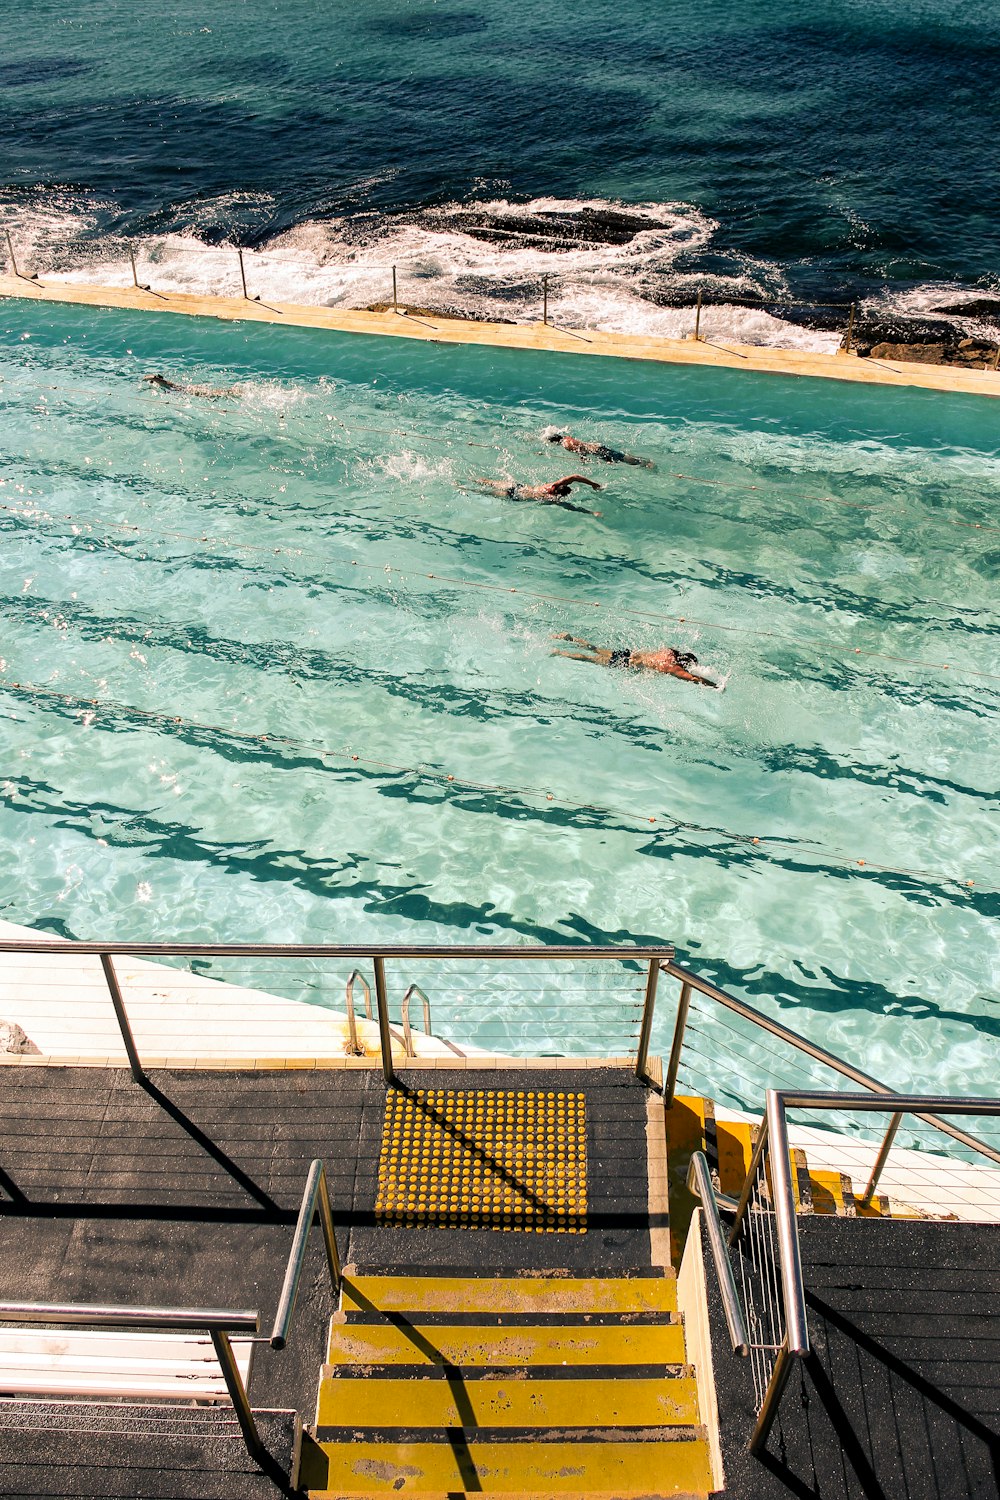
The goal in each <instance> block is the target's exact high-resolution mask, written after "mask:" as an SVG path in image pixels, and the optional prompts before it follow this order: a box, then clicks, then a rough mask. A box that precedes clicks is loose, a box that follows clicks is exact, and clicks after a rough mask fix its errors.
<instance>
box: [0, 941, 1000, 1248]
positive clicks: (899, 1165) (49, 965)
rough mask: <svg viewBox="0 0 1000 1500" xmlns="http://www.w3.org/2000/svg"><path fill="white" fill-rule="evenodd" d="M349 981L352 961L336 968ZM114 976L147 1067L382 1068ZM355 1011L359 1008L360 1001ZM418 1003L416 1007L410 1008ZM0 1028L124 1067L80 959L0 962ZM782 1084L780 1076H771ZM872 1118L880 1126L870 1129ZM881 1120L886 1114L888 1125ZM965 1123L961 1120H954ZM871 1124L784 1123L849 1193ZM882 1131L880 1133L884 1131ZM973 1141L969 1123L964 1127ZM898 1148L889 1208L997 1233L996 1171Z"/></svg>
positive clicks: (272, 1001)
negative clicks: (864, 1127)
mask: <svg viewBox="0 0 1000 1500" xmlns="http://www.w3.org/2000/svg"><path fill="white" fill-rule="evenodd" d="M0 938H3V939H5V940H20V939H23V940H26V941H31V940H36V941H37V940H39V939H42V940H44V941H57V940H56V939H54V938H52V937H51V936H50V935H49V934H46V933H41V932H39V931H37V930H36V929H34V928H30V927H23V926H17V925H15V924H14V923H11V922H0ZM344 969H345V972H344V982H345V983H346V978H347V972H348V965H347V963H346V961H345V965H344ZM115 971H116V974H117V976H118V981H119V985H120V987H121V990H122V995H123V998H124V1001H125V1005H126V1009H127V1011H128V1015H129V1020H130V1022H131V1025H132V1030H133V1034H134V1037H135V1042H136V1047H137V1050H138V1053H139V1056H140V1059H141V1060H142V1062H143V1064H144V1065H145V1066H146V1067H149V1068H157V1067H184V1068H190V1067H197V1068H213V1069H223V1068H252V1069H273V1068H337V1067H342V1068H356V1067H368V1068H371V1067H378V1066H379V1065H380V1062H379V1051H378V1025H377V1023H376V1022H374V1021H367V1020H365V1019H360V1018H359V1020H358V1022H357V1026H358V1035H359V1040H360V1041H361V1042H362V1043H363V1045H364V1047H365V1055H364V1056H362V1057H356V1056H353V1055H351V1054H350V1052H349V1045H350V1035H349V1030H348V1024H347V1016H346V1012H345V1011H343V1010H339V1011H338V1010H328V1009H326V1008H324V1007H322V1006H319V1005H310V1004H306V1003H303V1002H302V1001H298V1000H286V999H283V998H282V997H281V996H278V995H273V994H269V993H267V992H266V991H265V990H260V989H248V988H246V987H244V986H242V985H238V984H229V983H226V982H224V981H222V980H217V979H211V978H208V977H207V976H205V975H202V974H192V973H189V972H188V971H187V970H185V969H174V968H170V967H167V966H165V965H163V964H156V963H151V962H149V961H148V960H145V959H130V958H118V959H116V961H115ZM356 1005H357V1008H358V1010H359V1011H360V1015H361V1016H362V1017H363V1016H364V1007H363V1002H362V1001H361V997H360V995H357V996H356ZM416 1011H419V1007H416V1008H415V1012H416ZM0 1020H3V1021H12V1022H16V1023H17V1024H18V1025H19V1026H21V1027H22V1028H23V1030H24V1031H25V1032H26V1033H27V1035H28V1037H29V1038H30V1040H31V1041H32V1042H33V1043H34V1045H35V1046H36V1047H37V1048H38V1049H39V1050H38V1052H37V1053H33V1054H28V1055H23V1056H22V1055H17V1054H7V1053H0V1064H3V1065H7V1066H40V1065H41V1066H46V1065H47V1066H64V1067H65V1066H71V1065H72V1066H79V1065H90V1066H100V1067H122V1066H124V1065H125V1064H126V1062H127V1059H126V1055H125V1049H124V1045H123V1043H122V1039H121V1033H120V1031H119V1029H118V1023H117V1020H116V1018H115V1014H114V1009H113V1007H112V1004H111V1000H110V996H109V994H108V989H107V985H106V983H105V979H104V974H103V971H102V969H101V964H100V960H99V959H98V958H96V957H88V956H85V955H67V957H66V958H65V959H63V958H60V957H58V956H57V955H55V954H53V953H35V954H29V953H21V954H2V955H0ZM412 1035H413V1048H414V1052H415V1053H416V1059H414V1058H412V1057H411V1058H410V1059H409V1062H410V1064H411V1065H413V1064H414V1063H415V1062H418V1063H419V1066H421V1067H444V1068H448V1069H463V1068H476V1069H477V1070H479V1069H482V1068H488V1069H505V1070H520V1069H524V1068H546V1069H552V1068H553V1067H560V1066H561V1067H564V1068H580V1067H595V1068H596V1067H607V1066H609V1065H615V1066H634V1058H624V1057H617V1058H580V1057H566V1058H552V1057H546V1058H538V1059H535V1058H518V1057H499V1056H496V1055H495V1054H489V1053H486V1052H483V1051H481V1050H479V1049H477V1048H474V1047H468V1046H466V1047H460V1046H457V1045H455V1044H453V1043H451V1042H448V1041H444V1040H442V1039H440V1038H439V1037H436V1036H433V1035H432V1036H425V1035H424V1034H423V1032H421V1031H420V1030H419V1029H418V1028H417V1027H416V1026H414V1028H413V1034H412ZM393 1060H394V1062H395V1063H396V1064H397V1065H400V1066H402V1065H405V1063H406V1062H407V1058H406V1054H405V1051H404V1046H403V1037H402V1032H401V1031H400V1029H399V1028H398V1027H394V1028H393ZM775 1082H777V1083H780V1080H775ZM716 1116H717V1118H719V1119H732V1120H748V1121H752V1120H755V1119H756V1118H758V1117H756V1116H752V1115H749V1114H746V1113H741V1112H739V1111H734V1110H727V1109H723V1108H722V1107H721V1106H718V1107H717V1108H716ZM875 1120H877V1121H878V1124H876V1123H875ZM884 1123H885V1124H888V1117H886V1120H885V1122H884ZM960 1123H964V1122H960ZM880 1125H882V1117H881V1116H878V1117H873V1127H872V1141H871V1143H870V1144H869V1143H868V1142H866V1141H864V1140H861V1139H859V1138H858V1137H856V1136H853V1135H852V1136H848V1135H840V1134H837V1133H835V1132H833V1131H827V1130H819V1129H815V1128H813V1127H810V1126H807V1125H799V1124H796V1123H795V1122H794V1119H793V1120H792V1121H791V1122H790V1138H791V1142H792V1144H793V1145H795V1146H801V1147H803V1148H805V1149H806V1151H807V1154H808V1159H809V1164H810V1166H811V1167H814V1168H816V1169H819V1170H829V1171H836V1172H844V1173H846V1174H847V1175H848V1176H849V1177H850V1178H851V1179H852V1182H853V1184H854V1189H855V1191H856V1192H860V1191H862V1190H863V1188H864V1185H865V1183H866V1182H867V1180H868V1176H869V1173H870V1172H871V1168H872V1165H873V1163H874V1161H875V1157H876V1154H877V1151H878V1135H877V1133H876V1132H877V1130H878V1127H879V1126H880ZM883 1128H884V1126H883ZM970 1131H971V1133H973V1134H975V1122H972V1124H971V1125H970ZM941 1140H942V1154H941V1155H938V1154H936V1153H932V1152H929V1151H913V1150H909V1149H906V1148H904V1147H899V1148H894V1149H893V1151H892V1152H891V1154H890V1157H889V1162H888V1164H887V1166H886V1169H885V1172H884V1173H883V1176H882V1180H881V1182H880V1184H879V1189H878V1191H879V1193H880V1194H884V1195H886V1196H888V1197H889V1199H890V1201H891V1202H892V1203H893V1205H894V1206H898V1207H899V1208H900V1209H905V1208H907V1207H909V1208H912V1209H915V1210H916V1211H917V1212H918V1213H921V1214H925V1215H929V1216H934V1217H950V1216H954V1217H955V1218H957V1219H961V1220H965V1221H968V1222H974V1223H984V1222H985V1223H993V1224H998V1225H1000V1167H994V1166H987V1165H978V1164H975V1163H971V1162H966V1161H965V1160H963V1159H961V1158H960V1157H959V1156H957V1155H956V1156H949V1155H946V1154H944V1153H945V1152H946V1151H947V1149H948V1147H947V1138H946V1137H944V1136H942V1138H941Z"/></svg>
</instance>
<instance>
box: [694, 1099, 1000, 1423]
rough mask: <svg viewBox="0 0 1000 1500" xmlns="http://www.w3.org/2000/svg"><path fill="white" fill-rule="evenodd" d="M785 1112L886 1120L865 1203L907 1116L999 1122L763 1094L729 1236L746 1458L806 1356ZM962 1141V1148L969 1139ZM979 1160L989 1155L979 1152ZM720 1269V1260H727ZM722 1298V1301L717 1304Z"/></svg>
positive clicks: (990, 1105)
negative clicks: (741, 1333) (885, 1116)
mask: <svg viewBox="0 0 1000 1500" xmlns="http://www.w3.org/2000/svg"><path fill="white" fill-rule="evenodd" d="M789 1109H808V1110H811V1111H820V1110H848V1111H851V1112H857V1111H860V1112H868V1113H871V1112H887V1111H888V1112H891V1115H892V1120H891V1123H890V1126H889V1130H888V1131H887V1133H886V1137H885V1139H884V1141H883V1144H882V1146H881V1148H880V1150H879V1153H878V1157H877V1158H876V1163H875V1170H873V1172H872V1174H871V1178H870V1180H869V1184H868V1188H867V1189H866V1195H867V1197H868V1199H869V1200H870V1197H871V1195H872V1194H873V1193H874V1184H875V1182H876V1181H877V1179H878V1174H879V1172H880V1171H881V1170H882V1168H883V1167H884V1165H885V1161H886V1160H887V1158H888V1154H889V1149H890V1147H891V1144H892V1140H893V1138H894V1136H895V1133H896V1130H897V1129H898V1124H899V1120H901V1119H902V1117H903V1116H904V1115H905V1114H912V1115H914V1116H916V1118H918V1119H920V1120H926V1121H929V1122H930V1123H931V1124H933V1125H939V1124H940V1123H942V1122H939V1120H938V1116H939V1115H941V1114H949V1115H991V1116H996V1115H1000V1099H984V1098H971V1099H956V1098H953V1097H950V1096H944V1095H923V1094H893V1093H888V1092H883V1093H880V1094H875V1093H871V1092H868V1093H864V1094H857V1093H850V1094H848V1093H830V1092H813V1091H809V1092H795V1091H793V1090H787V1089H785V1090H779V1089H769V1090H768V1091H767V1103H766V1107H765V1111H764V1117H763V1120H762V1121H761V1125H760V1130H759V1133H758V1136H757V1141H756V1144H755V1146H754V1150H753V1154H752V1156H751V1159H750V1166H749V1169H748V1171H747V1175H746V1181H745V1183H744V1187H743V1192H742V1194H741V1195H740V1199H739V1202H738V1203H737V1205H736V1211H735V1214H734V1217H733V1224H732V1228H731V1230H730V1232H729V1247H730V1249H731V1250H736V1251H737V1252H738V1253H739V1258H740V1269H741V1276H742V1281H743V1306H744V1308H745V1311H746V1320H747V1324H748V1327H749V1335H750V1337H749V1352H750V1355H751V1364H752V1368H753V1374H754V1385H755V1397H756V1401H757V1421H756V1425H755V1427H754V1431H753V1434H752V1436H751V1439H750V1451H751V1452H757V1451H758V1450H759V1449H760V1448H761V1447H762V1446H763V1445H764V1443H765V1442H766V1441H767V1437H768V1433H769V1432H770V1430H771V1426H772V1424H773V1422H774V1418H775V1416H776V1415H777V1411H778V1407H779V1405H780V1402H781V1396H782V1392H783V1391H784V1389H785V1386H786V1384H787V1382H788V1377H789V1375H790V1374H791V1371H792V1368H793V1366H794V1364H795V1361H796V1360H798V1359H804V1358H805V1357H806V1356H807V1355H808V1354H809V1349H810V1344H809V1326H808V1320H807V1316H806V1293H805V1284H804V1279H803V1274H802V1257H801V1253H800V1248H799V1232H798V1221H797V1218H796V1208H795V1192H794V1185H793V1181H792V1170H793V1168H792V1157H791V1147H790V1144H789V1138H788V1121H787V1111H788V1110H789ZM961 1134H962V1136H963V1137H964V1138H965V1140H966V1141H967V1142H972V1141H974V1140H975V1138H974V1137H972V1136H965V1133H964V1132H961ZM980 1150H981V1154H983V1155H984V1156H988V1157H990V1158H991V1159H992V1158H993V1157H994V1156H995V1153H994V1152H993V1151H992V1149H991V1148H989V1147H986V1146H981V1147H980ZM705 1176H706V1178H707V1185H706V1184H705V1183H704V1182H702V1181H701V1180H700V1175H699V1187H704V1188H705V1192H702V1193H701V1197H702V1202H703V1203H707V1199H708V1198H714V1194H713V1190H712V1183H711V1178H710V1177H708V1175H707V1164H706V1167H705ZM727 1264H728V1258H727ZM725 1295H726V1294H725V1292H724V1293H723V1296H724V1297H725Z"/></svg>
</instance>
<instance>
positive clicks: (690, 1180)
mask: <svg viewBox="0 0 1000 1500" xmlns="http://www.w3.org/2000/svg"><path fill="white" fill-rule="evenodd" d="M687 1185H688V1190H689V1191H690V1192H692V1193H695V1194H697V1196H698V1197H699V1198H700V1199H701V1204H702V1208H703V1210H704V1214H705V1228H706V1230H707V1232H708V1243H709V1246H710V1248H711V1251H712V1260H713V1261H714V1263H715V1274H716V1276H717V1277H718V1278H719V1290H720V1292H721V1293H722V1310H723V1312H724V1313H725V1315H726V1327H727V1328H728V1329H729V1342H730V1343H731V1344H732V1346H733V1353H734V1354H739V1355H747V1354H749V1353H750V1336H749V1334H748V1333H747V1324H746V1318H745V1317H744V1314H743V1305H742V1303H741V1302H740V1295H739V1292H738V1291H737V1290H736V1278H735V1276H734V1275H733V1263H732V1261H731V1260H730V1258H729V1251H728V1249H727V1247H726V1241H725V1236H724V1234H723V1231H722V1220H721V1219H720V1218H719V1207H720V1204H721V1205H722V1206H726V1205H728V1206H730V1207H733V1208H735V1204H732V1203H730V1200H729V1199H725V1198H723V1195H722V1194H721V1193H717V1192H716V1191H715V1185H714V1184H713V1182H712V1174H711V1172H710V1171H709V1169H708V1161H707V1159H706V1156H705V1153H704V1151H692V1153H691V1161H690V1163H689V1164H688V1176H687Z"/></svg>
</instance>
